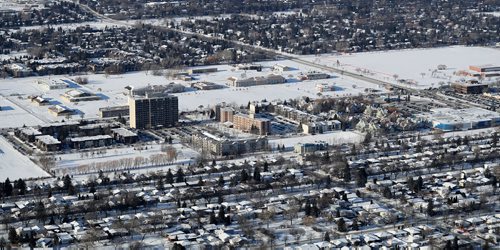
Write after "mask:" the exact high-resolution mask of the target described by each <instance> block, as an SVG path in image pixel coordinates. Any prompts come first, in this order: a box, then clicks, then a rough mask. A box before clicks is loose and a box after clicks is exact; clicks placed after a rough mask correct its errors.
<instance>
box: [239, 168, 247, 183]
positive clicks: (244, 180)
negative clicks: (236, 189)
mask: <svg viewBox="0 0 500 250" xmlns="http://www.w3.org/2000/svg"><path fill="white" fill-rule="evenodd" d="M240 179H241V182H247V181H248V173H247V171H246V170H245V169H243V170H241V176H240Z"/></svg>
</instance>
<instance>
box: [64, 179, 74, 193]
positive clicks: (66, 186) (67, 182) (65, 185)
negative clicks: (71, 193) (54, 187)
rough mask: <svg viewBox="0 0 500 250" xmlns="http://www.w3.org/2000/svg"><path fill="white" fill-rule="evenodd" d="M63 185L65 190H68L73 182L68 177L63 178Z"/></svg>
mask: <svg viewBox="0 0 500 250" xmlns="http://www.w3.org/2000/svg"><path fill="white" fill-rule="evenodd" d="M63 183H64V189H65V190H69V188H70V186H72V185H73V182H72V181H71V177H69V175H65V176H64V178H63Z"/></svg>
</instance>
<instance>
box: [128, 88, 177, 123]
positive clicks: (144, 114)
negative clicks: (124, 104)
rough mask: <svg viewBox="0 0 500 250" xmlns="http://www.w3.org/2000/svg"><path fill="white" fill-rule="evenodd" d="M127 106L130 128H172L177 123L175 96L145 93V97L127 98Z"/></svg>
mask: <svg viewBox="0 0 500 250" xmlns="http://www.w3.org/2000/svg"><path fill="white" fill-rule="evenodd" d="M128 104H129V110H130V127H131V128H136V129H150V128H159V127H172V126H174V125H175V124H176V123H177V122H178V121H179V101H178V99H177V96H173V95H168V94H163V93H146V95H145V96H129V99H128Z"/></svg>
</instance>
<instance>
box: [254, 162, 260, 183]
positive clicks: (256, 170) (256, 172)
mask: <svg viewBox="0 0 500 250" xmlns="http://www.w3.org/2000/svg"><path fill="white" fill-rule="evenodd" d="M253 179H254V181H256V182H260V168H259V166H256V167H255V168H254V170H253Z"/></svg>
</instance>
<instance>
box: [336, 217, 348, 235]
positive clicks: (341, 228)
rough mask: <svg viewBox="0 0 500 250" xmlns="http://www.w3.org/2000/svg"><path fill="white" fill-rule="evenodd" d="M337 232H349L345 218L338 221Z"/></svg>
mask: <svg viewBox="0 0 500 250" xmlns="http://www.w3.org/2000/svg"><path fill="white" fill-rule="evenodd" d="M337 230H338V231H339V232H347V226H346V224H345V221H344V219H343V218H340V219H339V220H338V221H337Z"/></svg>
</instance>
